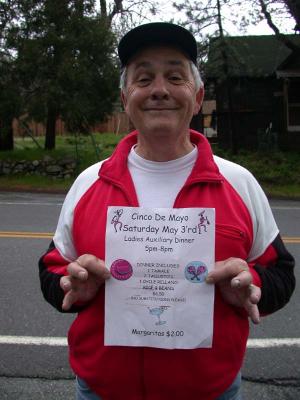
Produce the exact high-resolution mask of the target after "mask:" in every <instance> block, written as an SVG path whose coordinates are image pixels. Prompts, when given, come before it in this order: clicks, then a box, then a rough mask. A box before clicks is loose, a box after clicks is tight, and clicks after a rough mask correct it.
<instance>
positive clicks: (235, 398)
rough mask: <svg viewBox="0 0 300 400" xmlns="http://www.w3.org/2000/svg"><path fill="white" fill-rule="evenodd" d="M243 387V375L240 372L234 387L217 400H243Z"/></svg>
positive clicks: (233, 384)
mask: <svg viewBox="0 0 300 400" xmlns="http://www.w3.org/2000/svg"><path fill="white" fill-rule="evenodd" d="M241 385H242V374H241V372H239V373H238V374H237V377H236V378H235V380H234V381H233V383H232V385H231V386H229V388H228V389H227V390H226V391H225V392H224V393H223V394H222V395H221V396H220V397H218V398H217V400H242V397H241Z"/></svg>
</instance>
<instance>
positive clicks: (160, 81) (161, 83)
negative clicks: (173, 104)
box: [151, 76, 169, 99]
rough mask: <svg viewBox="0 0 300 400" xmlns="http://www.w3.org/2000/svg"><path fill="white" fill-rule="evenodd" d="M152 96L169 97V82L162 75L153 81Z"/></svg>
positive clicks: (156, 97)
mask: <svg viewBox="0 0 300 400" xmlns="http://www.w3.org/2000/svg"><path fill="white" fill-rule="evenodd" d="M151 97H152V98H155V99H162V98H167V97H169V90H168V87H167V82H166V80H165V79H164V77H162V76H157V77H155V79H153V81H152V88H151Z"/></svg>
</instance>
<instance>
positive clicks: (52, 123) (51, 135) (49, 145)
mask: <svg viewBox="0 0 300 400" xmlns="http://www.w3.org/2000/svg"><path fill="white" fill-rule="evenodd" d="M56 119H57V111H56V108H55V107H53V106H49V107H48V115H47V124H46V138H45V150H52V149H54V148H55V134H56V129H55V128H56Z"/></svg>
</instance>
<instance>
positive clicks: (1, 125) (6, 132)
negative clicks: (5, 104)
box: [0, 119, 14, 151]
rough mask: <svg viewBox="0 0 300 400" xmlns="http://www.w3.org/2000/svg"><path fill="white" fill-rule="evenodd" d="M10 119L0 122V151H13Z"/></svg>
mask: <svg viewBox="0 0 300 400" xmlns="http://www.w3.org/2000/svg"><path fill="white" fill-rule="evenodd" d="M12 122H13V121H12V119H8V120H3V119H2V120H1V121H0V150H1V151H9V150H13V149H14V135H13V125H12Z"/></svg>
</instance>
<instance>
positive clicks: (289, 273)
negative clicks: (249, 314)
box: [254, 234, 296, 314]
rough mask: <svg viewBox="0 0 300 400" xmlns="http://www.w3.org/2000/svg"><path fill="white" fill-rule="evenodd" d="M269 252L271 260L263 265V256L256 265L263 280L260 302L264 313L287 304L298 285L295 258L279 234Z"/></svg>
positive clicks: (259, 306) (260, 309)
mask: <svg viewBox="0 0 300 400" xmlns="http://www.w3.org/2000/svg"><path fill="white" fill-rule="evenodd" d="M268 252H269V254H270V253H271V254H273V256H272V261H271V262H269V263H268V264H267V265H262V263H260V262H259V261H260V259H262V258H263V257H261V258H260V259H259V260H257V263H256V264H255V265H254V269H255V270H256V272H257V273H258V275H259V276H260V279H261V281H262V287H261V290H262V296H261V300H260V302H259V304H258V308H259V311H260V312H261V313H262V314H269V313H273V312H275V311H277V310H279V309H280V308H282V307H283V306H284V305H285V304H287V303H288V301H289V300H290V298H291V295H292V293H293V291H294V289H295V285H296V279H295V275H294V266H295V260H294V258H293V256H292V255H291V254H290V253H289V252H288V251H287V249H286V248H285V245H284V243H283V241H282V239H281V237H280V235H279V234H278V236H277V237H276V238H275V240H274V241H273V243H272V244H271V249H268Z"/></svg>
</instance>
